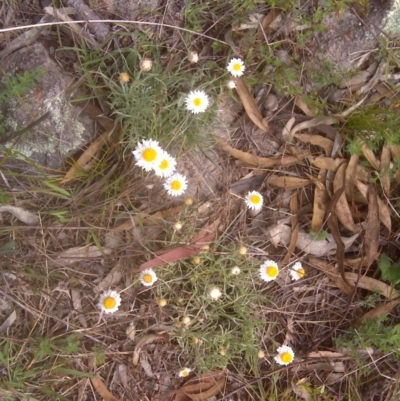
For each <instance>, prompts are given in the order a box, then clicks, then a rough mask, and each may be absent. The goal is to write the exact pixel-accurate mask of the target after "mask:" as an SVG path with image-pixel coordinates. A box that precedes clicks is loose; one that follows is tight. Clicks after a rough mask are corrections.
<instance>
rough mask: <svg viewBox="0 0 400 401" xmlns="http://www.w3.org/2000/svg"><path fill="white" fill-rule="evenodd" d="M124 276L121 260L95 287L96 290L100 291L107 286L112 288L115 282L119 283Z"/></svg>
mask: <svg viewBox="0 0 400 401" xmlns="http://www.w3.org/2000/svg"><path fill="white" fill-rule="evenodd" d="M121 277H122V265H121V261H120V260H119V261H118V262H117V264H116V265H115V266H114V267H113V268H112V269H111V271H110V273H108V274H107V276H106V277H105V278H104V279H103V280H101V282H100V283H99V284H98V285H97V286H96V287H95V288H94V291H95V292H97V293H99V292H102V291H104V290H106V289H107V288H111V286H112V285H113V284H117V283H118V282H119V280H121Z"/></svg>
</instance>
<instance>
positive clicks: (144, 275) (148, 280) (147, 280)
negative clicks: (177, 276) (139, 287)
mask: <svg viewBox="0 0 400 401" xmlns="http://www.w3.org/2000/svg"><path fill="white" fill-rule="evenodd" d="M156 281H157V275H156V273H155V271H154V270H153V269H147V270H143V271H142V272H141V273H140V282H141V283H142V284H143V285H144V286H146V287H151V286H152V285H153V284H154V283H155V282H156Z"/></svg>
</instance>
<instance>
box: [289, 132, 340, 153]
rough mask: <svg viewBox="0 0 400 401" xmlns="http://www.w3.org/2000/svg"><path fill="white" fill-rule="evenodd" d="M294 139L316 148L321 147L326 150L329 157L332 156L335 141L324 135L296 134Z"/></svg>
mask: <svg viewBox="0 0 400 401" xmlns="http://www.w3.org/2000/svg"><path fill="white" fill-rule="evenodd" d="M294 137H295V138H296V139H298V140H300V141H301V142H304V143H310V144H311V145H314V146H319V147H320V148H322V149H324V150H325V152H326V154H327V156H330V155H331V153H332V149H333V141H332V140H330V139H328V138H325V137H323V136H322V135H315V134H295V135H294Z"/></svg>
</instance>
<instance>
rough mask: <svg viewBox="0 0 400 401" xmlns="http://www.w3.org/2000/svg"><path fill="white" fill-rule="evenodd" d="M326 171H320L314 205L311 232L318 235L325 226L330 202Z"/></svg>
mask: <svg viewBox="0 0 400 401" xmlns="http://www.w3.org/2000/svg"><path fill="white" fill-rule="evenodd" d="M325 179H326V170H320V171H319V173H318V182H319V185H317V184H316V185H315V190H314V203H313V215H312V220H311V230H312V231H314V232H315V233H318V232H319V231H320V230H322V226H323V224H324V218H325V211H326V205H327V203H328V201H329V195H328V192H327V191H326V188H325V185H324V184H323V182H325Z"/></svg>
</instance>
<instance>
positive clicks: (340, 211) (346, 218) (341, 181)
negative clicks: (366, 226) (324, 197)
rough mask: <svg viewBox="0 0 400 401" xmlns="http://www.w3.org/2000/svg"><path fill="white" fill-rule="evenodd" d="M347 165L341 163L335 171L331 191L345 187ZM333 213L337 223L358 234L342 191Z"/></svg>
mask: <svg viewBox="0 0 400 401" xmlns="http://www.w3.org/2000/svg"><path fill="white" fill-rule="evenodd" d="M346 168H347V163H343V164H342V165H341V166H340V167H339V168H338V169H337V171H336V174H335V178H334V180H333V191H334V192H336V191H338V190H339V189H341V188H343V187H344V185H345V173H346ZM335 213H336V216H337V218H338V219H339V221H340V222H341V223H342V224H343V225H344V226H345V227H346V228H347V229H348V230H349V231H351V232H353V233H358V232H360V227H358V226H357V225H356V224H355V223H354V220H353V215H352V214H351V211H350V207H349V204H348V203H347V199H346V194H345V193H344V191H343V192H342V194H341V195H340V197H339V199H338V201H337V202H336V205H335Z"/></svg>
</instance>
